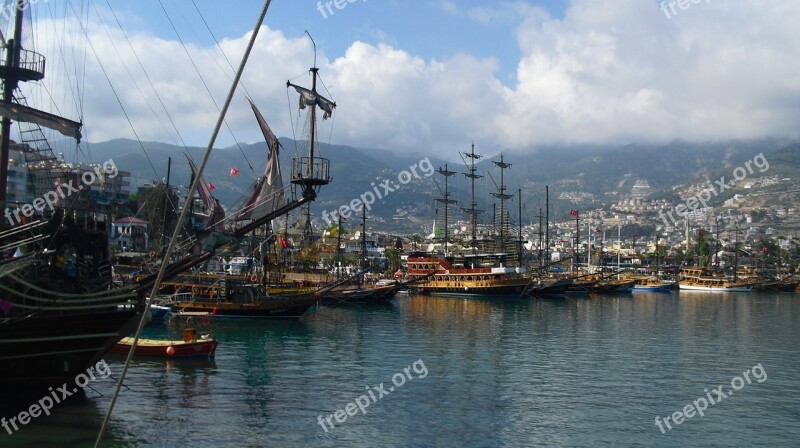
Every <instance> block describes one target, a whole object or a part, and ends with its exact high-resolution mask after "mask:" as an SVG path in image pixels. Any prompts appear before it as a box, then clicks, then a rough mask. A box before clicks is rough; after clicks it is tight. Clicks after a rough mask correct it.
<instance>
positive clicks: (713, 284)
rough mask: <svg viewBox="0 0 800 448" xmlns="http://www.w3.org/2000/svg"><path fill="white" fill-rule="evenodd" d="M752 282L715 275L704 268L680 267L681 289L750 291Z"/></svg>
mask: <svg viewBox="0 0 800 448" xmlns="http://www.w3.org/2000/svg"><path fill="white" fill-rule="evenodd" d="M754 284H755V283H754V282H740V281H730V280H728V279H727V278H725V277H721V276H715V275H712V274H711V273H709V272H708V270H707V269H705V268H697V267H687V268H681V280H680V282H679V288H680V290H681V291H705V292H750V290H751V289H753V285H754Z"/></svg>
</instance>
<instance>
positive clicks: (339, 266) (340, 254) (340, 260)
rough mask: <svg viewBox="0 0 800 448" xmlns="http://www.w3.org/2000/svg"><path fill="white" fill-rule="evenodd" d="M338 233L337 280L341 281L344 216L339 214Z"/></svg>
mask: <svg viewBox="0 0 800 448" xmlns="http://www.w3.org/2000/svg"><path fill="white" fill-rule="evenodd" d="M337 229H338V230H337V231H336V267H335V268H336V280H339V272H340V271H341V269H342V214H341V213H340V214H339V224H338V227H337Z"/></svg>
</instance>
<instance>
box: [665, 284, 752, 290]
mask: <svg viewBox="0 0 800 448" xmlns="http://www.w3.org/2000/svg"><path fill="white" fill-rule="evenodd" d="M679 288H680V290H681V291H701V292H750V290H751V289H752V288H753V286H752V285H744V286H697V285H686V284H683V283H681V284H680V286H679Z"/></svg>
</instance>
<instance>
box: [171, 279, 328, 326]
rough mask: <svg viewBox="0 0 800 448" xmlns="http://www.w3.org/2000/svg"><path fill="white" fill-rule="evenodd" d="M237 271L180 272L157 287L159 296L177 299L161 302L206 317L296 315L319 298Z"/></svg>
mask: <svg viewBox="0 0 800 448" xmlns="http://www.w3.org/2000/svg"><path fill="white" fill-rule="evenodd" d="M253 280H254V279H252V278H249V277H247V276H241V275H225V276H217V275H214V274H181V275H178V276H176V277H175V278H174V279H171V280H169V281H166V282H162V283H161V287H160V288H159V295H160V297H175V298H177V299H178V300H176V301H174V302H172V303H165V305H170V306H172V307H173V308H174V309H175V311H177V312H179V313H187V312H188V313H203V314H206V315H208V316H209V317H210V318H235V317H239V318H255V319H268V318H272V319H299V318H300V317H302V316H303V314H305V313H306V311H308V310H309V309H310V308H311V307H313V306H314V305H315V304H316V303H317V301H318V300H319V299H318V297H317V296H315V295H314V294H313V291H309V290H295V291H290V292H287V290H285V289H281V290H280V291H279V292H276V291H274V290H273V291H269V289H265V288H264V286H263V285H261V284H260V283H257V279H256V281H253Z"/></svg>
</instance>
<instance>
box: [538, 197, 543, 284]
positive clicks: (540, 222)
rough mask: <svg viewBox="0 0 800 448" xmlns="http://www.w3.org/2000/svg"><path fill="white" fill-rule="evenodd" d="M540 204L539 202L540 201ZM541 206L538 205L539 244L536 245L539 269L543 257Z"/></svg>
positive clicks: (541, 265)
mask: <svg viewBox="0 0 800 448" xmlns="http://www.w3.org/2000/svg"><path fill="white" fill-rule="evenodd" d="M540 204H541V202H540ZM542 218H544V216H542V208H541V207H539V245H538V249H539V250H538V253H539V257H538V258H539V269H540V270H541V269H542V267H544V257H543V256H542Z"/></svg>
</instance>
